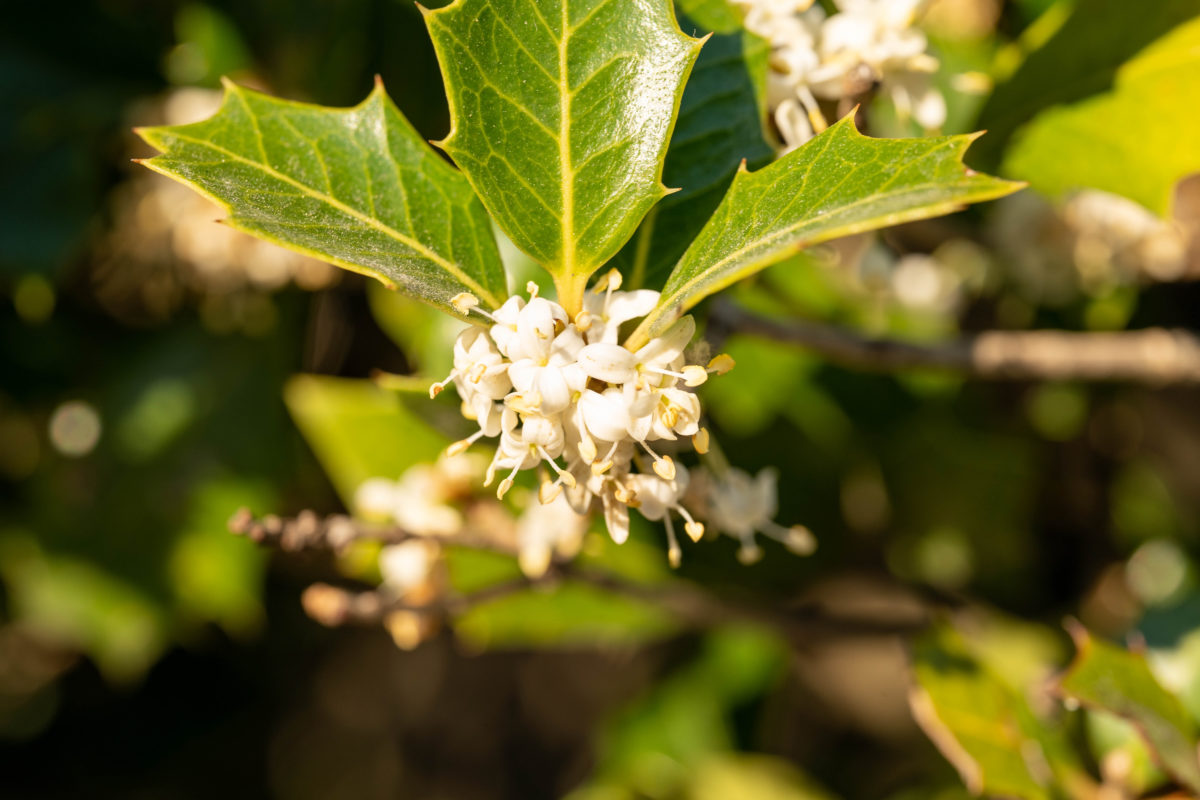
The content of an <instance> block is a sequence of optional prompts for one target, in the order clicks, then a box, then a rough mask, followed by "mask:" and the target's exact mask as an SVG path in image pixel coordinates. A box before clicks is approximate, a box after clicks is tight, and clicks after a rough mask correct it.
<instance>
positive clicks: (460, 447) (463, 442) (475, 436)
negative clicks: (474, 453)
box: [446, 429, 483, 456]
mask: <svg viewBox="0 0 1200 800" xmlns="http://www.w3.org/2000/svg"><path fill="white" fill-rule="evenodd" d="M480 436H483V429H480V430H478V431H476V432H475V433H472V434H471V435H470V436H468V437H467V438H465V439H459V440H458V441H457V442H455V443H454V444H452V445H450V446H449V447H447V448H446V455H447V456H457V455H461V454H462V453H465V452H467V448H468V447H470V446H471V445H473V444H475V442H477V441H479V437H480Z"/></svg>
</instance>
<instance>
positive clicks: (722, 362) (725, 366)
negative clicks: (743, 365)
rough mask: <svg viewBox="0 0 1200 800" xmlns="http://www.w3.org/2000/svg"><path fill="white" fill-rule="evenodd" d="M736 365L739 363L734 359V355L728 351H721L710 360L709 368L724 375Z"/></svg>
mask: <svg viewBox="0 0 1200 800" xmlns="http://www.w3.org/2000/svg"><path fill="white" fill-rule="evenodd" d="M735 366H737V363H736V362H735V361H734V360H733V356H731V355H729V354H728V353H721V354H720V355H716V356H713V358H712V360H711V361H709V362H708V367H707V369H708V371H709V372H715V373H716V374H718V375H724V374H725V373H726V372H729V370H731V369H733V368H734V367H735Z"/></svg>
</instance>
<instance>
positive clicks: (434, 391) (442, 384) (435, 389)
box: [429, 369, 458, 400]
mask: <svg viewBox="0 0 1200 800" xmlns="http://www.w3.org/2000/svg"><path fill="white" fill-rule="evenodd" d="M456 377H458V370H456V369H452V370H450V374H449V375H447V376H446V378H445V380H440V381H438V382H437V383H435V384H433V385H432V386H430V387H429V399H430V400H432V399H433V398H435V397H437V396H438V395H439V394H441V393H442V390H443V389H445V388H446V387H447V386H448V385H450V381H452V380H454V379H455V378H456Z"/></svg>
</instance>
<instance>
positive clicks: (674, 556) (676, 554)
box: [663, 514, 683, 569]
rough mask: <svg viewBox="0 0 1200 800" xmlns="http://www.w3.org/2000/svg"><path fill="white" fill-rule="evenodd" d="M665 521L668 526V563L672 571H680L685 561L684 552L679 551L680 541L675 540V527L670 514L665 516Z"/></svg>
mask: <svg viewBox="0 0 1200 800" xmlns="http://www.w3.org/2000/svg"><path fill="white" fill-rule="evenodd" d="M663 521H664V522H666V524H667V561H668V562H670V564H671V568H672V569H679V565H680V563H681V562H682V561H683V551H682V550H680V549H679V540H678V539H676V538H675V525H674V524H673V523H672V522H671V515H670V514H667V515H666V516H664V517H663Z"/></svg>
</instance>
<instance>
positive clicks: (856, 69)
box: [734, 0, 946, 150]
mask: <svg viewBox="0 0 1200 800" xmlns="http://www.w3.org/2000/svg"><path fill="white" fill-rule="evenodd" d="M734 2H735V3H736V4H737V5H739V6H741V7H742V8H743V9H744V10H745V14H746V16H745V25H746V28H747V30H749V31H751V32H753V33H756V34H758V35H759V36H762V37H763V38H764V39H766V40H767V42H768V43H769V44H770V45H771V48H772V54H771V69H770V72H769V73H768V79H767V104H768V106H769V107H770V109H771V113H772V115H773V117H774V120H775V124H776V127H777V128H778V129H779V133H780V136H781V137H782V139H783V143H784V146H785V149H786V150H793V149H795V148H797V147H799V146H800V145H802V144H804V143H805V142H806V141H808V140H809V139H811V138H812V137H813V135H814V134H816V133H820V132H821V131H822V130H824V128H825V127H826V122H825V117H824V115H823V114H822V113H821V109H820V107H819V105H818V100H819V99H820V100H831V101H839V100H850V99H853V98H855V97H858V96H860V95H862V94H863V93H865V92H866V91H867V90H869V89H870V88H871V87H872V86H874V85H876V84H878V85H879V91H880V92H881V93H883V94H884V95H886V96H887V97H889V98H890V99H891V101H892V103H893V104H894V105H895V107H896V111H897V113H898V114H899V116H900V117H901V118H902V119H908V118H912V119H915V120H916V121H917V123H918V124H920V125H921V126H922V127H923V128H925V129H926V130H935V129H937V128H940V127H941V126H942V125H943V124H944V123H945V121H946V101H945V99H944V98H943V97H942V95H941V93H940V92H939V91H938V90H937V89H936V88H935V87H934V86H933V85H932V82H931V80H930V76H931V75H932V73H934V72H936V71H937V69H938V67H939V62H938V60H937V59H936V58H935V57H933V56H932V55H930V54H929V53H928V52H927V49H928V41H927V39H926V37H925V34H924V33H923V32H922V31H921V30H919V29H918V28H915V27H913V22H914V19H915V18H916V16H917V13H918V12H919V11H920V10H921V6H922V5H923V4H924V2H925V0H835V3H836V4H837V7H838V12H837V13H836V14H832V15H830V16H826V15H825V12H824V11H823V10H822V9H821V8H820V7H819V6H814V5H813V2H812V0H734Z"/></svg>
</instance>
